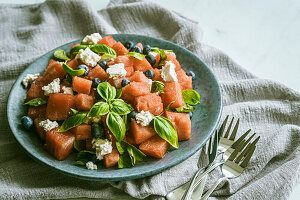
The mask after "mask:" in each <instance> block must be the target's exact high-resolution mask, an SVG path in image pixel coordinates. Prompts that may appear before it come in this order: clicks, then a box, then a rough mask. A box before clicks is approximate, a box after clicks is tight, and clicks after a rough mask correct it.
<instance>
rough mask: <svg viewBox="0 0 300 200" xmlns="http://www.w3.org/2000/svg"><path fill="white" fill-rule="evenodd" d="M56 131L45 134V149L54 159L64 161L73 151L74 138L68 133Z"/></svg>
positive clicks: (56, 129)
mask: <svg viewBox="0 0 300 200" xmlns="http://www.w3.org/2000/svg"><path fill="white" fill-rule="evenodd" d="M58 129H59V128H55V129H52V130H51V131H47V132H46V143H45V147H46V149H47V151H48V152H49V153H50V154H51V155H52V156H54V158H56V159H57V160H64V159H66V158H67V157H68V156H69V154H70V153H71V152H72V150H73V145H74V141H75V136H74V135H73V134H72V133H70V132H63V133H58V132H57V131H58Z"/></svg>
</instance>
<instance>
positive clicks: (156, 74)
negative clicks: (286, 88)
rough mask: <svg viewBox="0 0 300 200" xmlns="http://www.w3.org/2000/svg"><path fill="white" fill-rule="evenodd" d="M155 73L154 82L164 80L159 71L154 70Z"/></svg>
mask: <svg viewBox="0 0 300 200" xmlns="http://www.w3.org/2000/svg"><path fill="white" fill-rule="evenodd" d="M153 72H154V76H153V80H154V81H163V79H162V77H161V72H160V70H159V69H157V68H154V70H153Z"/></svg>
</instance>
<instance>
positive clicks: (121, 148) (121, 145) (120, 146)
mask: <svg viewBox="0 0 300 200" xmlns="http://www.w3.org/2000/svg"><path fill="white" fill-rule="evenodd" d="M116 146H117V149H118V152H119V154H123V153H125V152H126V146H125V144H124V142H123V141H120V142H116Z"/></svg>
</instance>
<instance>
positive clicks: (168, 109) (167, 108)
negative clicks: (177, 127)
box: [165, 100, 175, 111]
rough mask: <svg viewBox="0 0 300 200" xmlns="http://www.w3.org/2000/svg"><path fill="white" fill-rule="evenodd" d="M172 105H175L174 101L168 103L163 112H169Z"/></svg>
mask: <svg viewBox="0 0 300 200" xmlns="http://www.w3.org/2000/svg"><path fill="white" fill-rule="evenodd" d="M173 103H175V100H174V101H172V102H171V103H169V105H168V106H167V107H166V109H165V110H167V111H170V110H171V109H170V107H171V105H172V104H173Z"/></svg>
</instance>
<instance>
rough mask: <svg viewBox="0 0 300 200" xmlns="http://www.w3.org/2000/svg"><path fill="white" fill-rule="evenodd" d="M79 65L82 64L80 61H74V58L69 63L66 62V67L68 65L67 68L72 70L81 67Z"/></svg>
mask: <svg viewBox="0 0 300 200" xmlns="http://www.w3.org/2000/svg"><path fill="white" fill-rule="evenodd" d="M81 64H82V62H81V60H79V59H76V58H73V59H72V60H69V61H68V62H67V65H68V66H69V67H71V68H72V69H77V68H78V66H79V65H81Z"/></svg>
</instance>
